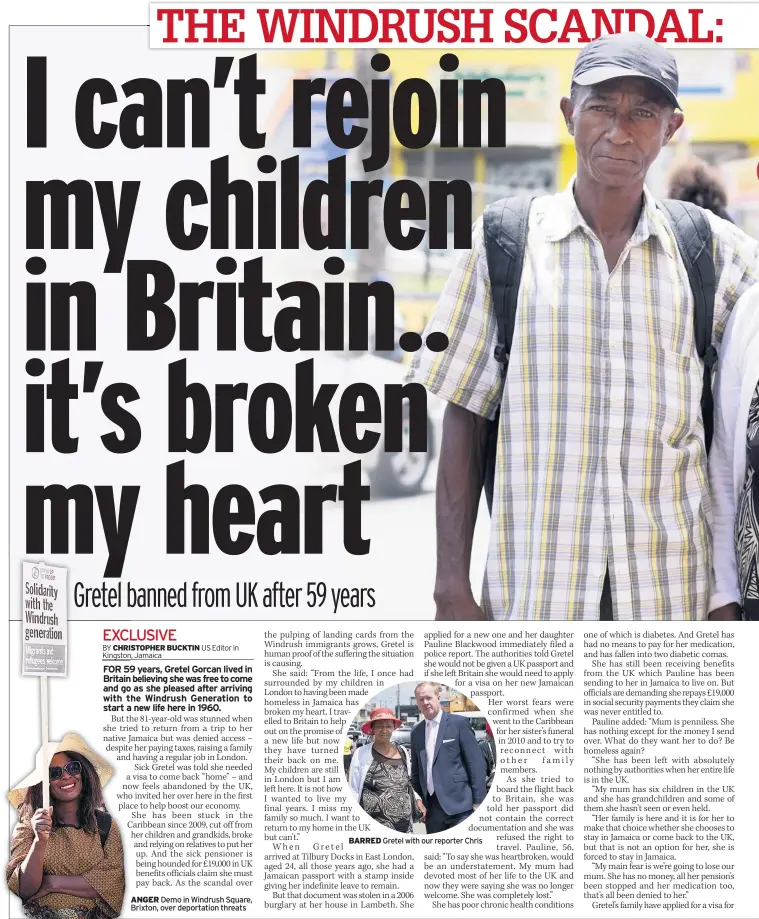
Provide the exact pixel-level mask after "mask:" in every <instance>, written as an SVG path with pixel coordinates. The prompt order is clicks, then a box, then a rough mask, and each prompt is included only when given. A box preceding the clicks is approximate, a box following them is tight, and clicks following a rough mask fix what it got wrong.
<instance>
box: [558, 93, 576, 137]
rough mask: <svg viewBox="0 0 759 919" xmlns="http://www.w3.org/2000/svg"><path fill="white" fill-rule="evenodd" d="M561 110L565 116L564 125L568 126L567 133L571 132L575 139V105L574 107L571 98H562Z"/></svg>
mask: <svg viewBox="0 0 759 919" xmlns="http://www.w3.org/2000/svg"><path fill="white" fill-rule="evenodd" d="M559 108H560V109H561V114H562V115H563V116H564V124H566V126H567V131H569V133H570V135H571V136H572V137H574V136H575V125H574V105H572V100H571V99H570V98H569V96H563V97H562V99H561V102H560V103H559Z"/></svg>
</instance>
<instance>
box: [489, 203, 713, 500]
mask: <svg viewBox="0 0 759 919" xmlns="http://www.w3.org/2000/svg"><path fill="white" fill-rule="evenodd" d="M532 201H533V196H532V195H516V196H514V197H509V198H502V199H501V200H500V201H496V202H495V203H494V204H490V205H488V207H487V208H485V214H484V217H483V231H484V235H485V252H486V255H487V261H488V272H489V274H490V289H491V292H492V297H493V309H494V311H495V317H496V323H497V325H498V344H497V345H496V348H495V359H496V360H497V361H498V363H499V364H500V365H501V368H502V373H503V376H504V377H505V376H506V372H507V370H508V365H509V355H510V354H511V343H512V339H513V337H514V323H515V321H516V313H517V298H518V295H519V282H520V280H521V278H522V264H523V262H524V252H525V246H526V244H527V225H528V220H529V216H530V207H531V205H532ZM658 205H659V207H661V208H662V210H663V211H664V212H665V213H666V214H667V217H668V218H669V224H670V226H671V227H672V231H673V233H674V235H675V239H676V240H677V248H678V249H679V250H680V257H681V258H682V260H683V263H684V264H685V270H686V271H687V273H688V280H689V281H690V288H691V292H692V294H693V307H694V308H693V320H694V333H695V337H696V348H697V350H698V356H699V357H700V358H701V360H702V361H703V363H704V381H703V388H702V390H701V416H702V419H703V423H704V439H705V443H706V450H707V452H708V450H709V447H710V446H711V442H712V430H713V426H714V422H713V414H714V402H713V400H712V369H713V367H714V365H715V363H716V360H717V351H716V349H715V348H714V346H713V345H712V322H713V316H714V295H715V290H716V276H715V271H714V257H713V253H712V230H711V225H710V224H709V220H708V219H707V217H706V213H705V212H704V211H703V210H702V209H701V208H700V207H697V206H696V205H695V204H691V203H690V202H685V201H675V200H673V199H665V200H662V201H659V202H658ZM499 421H500V410H499V412H498V414H497V415H496V417H495V419H494V420H493V421H491V422H489V429H488V442H487V448H486V451H485V495H486V497H487V500H488V508H489V509H490V510H491V511H492V507H493V481H494V477H495V462H496V453H497V450H498V425H499Z"/></svg>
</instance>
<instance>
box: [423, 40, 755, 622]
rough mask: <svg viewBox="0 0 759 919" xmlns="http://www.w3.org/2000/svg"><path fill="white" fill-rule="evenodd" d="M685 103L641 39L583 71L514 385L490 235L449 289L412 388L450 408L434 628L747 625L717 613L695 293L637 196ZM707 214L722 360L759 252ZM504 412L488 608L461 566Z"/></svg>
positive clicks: (525, 304) (529, 245)
mask: <svg viewBox="0 0 759 919" xmlns="http://www.w3.org/2000/svg"><path fill="white" fill-rule="evenodd" d="M677 90H678V74H677V65H676V63H675V60H674V58H673V56H672V55H671V54H670V53H669V52H668V51H667V50H666V49H665V48H663V47H661V46H659V45H657V44H655V43H654V42H652V41H650V40H649V39H647V38H645V37H644V36H641V35H636V34H634V33H630V34H622V35H615V36H605V37H602V38H599V39H596V40H595V41H594V42H591V43H590V44H589V45H587V46H586V47H585V48H584V49H583V50H582V51H581V52H580V54H579V55H578V57H577V60H576V62H575V67H574V72H573V75H572V86H571V93H570V96H569V97H565V98H563V99H562V100H561V112H562V115H563V117H564V120H565V123H566V127H567V130H568V131H569V133H570V134H571V135H572V136H573V137H574V141H575V148H576V151H577V174H576V176H575V177H574V178H573V179H572V181H571V183H570V185H569V187H568V188H567V189H566V190H565V191H563V192H561V193H560V194H557V195H552V196H544V197H539V198H536V199H535V200H534V201H533V202H532V205H531V207H530V210H529V217H528V218H526V227H525V233H524V234H523V236H524V253H525V254H524V259H523V263H522V265H521V283H520V285H519V287H518V297H517V300H516V304H517V309H516V316H515V324H514V330H513V340H512V346H511V350H510V356H507V360H508V373H505V374H504V367H503V359H502V357H500V358H499V355H498V353H497V351H498V348H497V346H498V344H499V329H498V325H497V317H496V314H495V311H494V303H493V296H492V293H491V280H492V277H491V274H489V271H488V268H489V267H490V268H491V272H492V266H489V263H488V256H487V253H486V238H485V233H484V231H483V221H482V220H480V221H478V222H477V224H475V227H474V233H473V245H472V249H471V251H469V252H467V253H465V254H464V255H463V256H462V257H461V258H460V260H459V262H458V264H457V266H456V267H455V269H454V270H453V272H452V274H451V276H450V278H449V279H448V282H447V284H446V287H445V289H444V291H443V294H442V296H441V298H440V301H439V303H438V306H437V309H436V312H435V314H434V316H433V318H432V319H431V321H430V323H429V325H428V327H427V330H426V332H425V335H427V334H429V333H430V332H432V331H436V332H444V333H445V334H446V335H447V336H448V339H449V346H448V348H447V349H446V350H445V351H444V352H442V353H440V354H435V353H433V352H431V351H428V350H424V351H422V352H419V353H418V354H417V356H416V357H415V360H414V362H413V364H412V368H411V374H410V376H411V378H413V379H416V380H418V381H419V382H421V383H423V384H424V385H425V386H427V388H428V389H430V390H431V391H432V392H434V393H436V394H437V395H439V396H441V397H442V398H443V399H445V400H447V401H448V403H449V405H448V406H447V408H446V415H445V420H444V429H443V443H442V448H441V453H440V467H439V473H438V490H437V521H438V522H437V528H438V564H437V579H436V584H435V600H436V606H437V618H438V619H487V618H490V619H540V620H564V619H596V620H597V619H599V618H601V619H620V620H624V619H627V620H630V619H639V620H671V619H704V618H706V616H707V614H710V618H725V619H730V618H737V617H738V610H737V608H736V607H733V606H729V607H726V608H721V609H718V610H709V608H708V604H709V578H710V565H711V546H710V539H711V537H710V516H711V507H710V495H709V486H708V477H707V468H706V456H707V454H706V445H705V438H704V426H703V422H702V416H701V411H700V407H699V400H700V397H701V391H702V380H703V377H704V371H703V364H702V361H701V360H700V358H699V351H698V349H697V346H696V341H695V332H694V296H693V293H692V288H691V283H690V282H689V277H688V273H687V271H686V267H685V264H684V262H683V258H682V255H681V253H680V250H679V249H678V243H677V238H676V236H675V233H674V231H673V228H672V225H671V224H670V221H669V220H668V217H667V215H666V213H665V211H663V210H662V209H661V208H660V207H658V206H657V202H656V201H655V200H654V198H653V197H652V195H651V193H650V192H649V190H648V189H647V188H646V186H645V184H644V182H645V177H646V173H647V171H648V169H649V167H650V166H651V164H652V163H653V162H654V160H655V159H656V157H657V156H658V155H659V152H660V151H661V149H662V147H663V146H665V145H666V144H668V143H669V141H670V140H671V139H672V137H673V136H674V134H675V132H676V131H677V130H678V128H679V127H680V126H681V124H682V123H683V115H682V113H681V112H680V111H678V109H679V108H680V106H679V102H678V99H677ZM704 213H705V212H704ZM699 214H700V212H699ZM705 216H706V218H708V223H707V222H706V220H704V221H703V226H704V227H706V229H707V230H709V229H710V230H711V240H712V251H713V265H714V279H715V287H714V289H715V296H714V310H713V325H712V329H711V331H712V343H713V345H715V346H718V345H719V341H720V338H721V336H722V332H723V330H724V327H725V325H726V323H727V319H728V315H729V313H730V310H731V309H732V307H733V305H734V304H735V302H736V300H737V299H738V297H740V295H741V294H742V293H743V292H744V291H745V290H747V289H748V288H749V287H750V286H751V285H753V284H754V283H755V282H756V281H757V279H758V278H759V264H758V261H759V250H758V247H757V243H756V242H755V241H754V240H751V239H749V238H748V237H747V236H746V235H744V234H743V233H742V232H741V231H740V230H739V229H737V228H736V227H734V226H732V225H731V224H729V223H727V222H726V221H724V220H721V219H720V218H718V217H715V216H714V215H712V214H706V213H705ZM710 265H711V263H710ZM708 328H709V326H708V325H707V329H708ZM707 389H708V387H707ZM499 410H500V423H499V426H498V433H497V453H496V460H495V475H494V487H493V498H492V520H491V531H490V543H489V551H488V559H487V568H486V572H485V581H484V587H483V593H482V602H481V605H480V604H478V603H477V602H476V601H475V599H474V596H473V593H472V589H471V585H470V582H469V564H470V555H471V547H472V536H473V532H474V524H475V520H476V515H477V508H478V504H479V501H480V494H481V490H482V486H483V478H484V473H483V467H484V464H485V454H486V451H487V439H488V431H489V428H490V427H491V424H490V422H491V421H492V419H493V418H494V417H495V416H496V414H497V413H498V411H499Z"/></svg>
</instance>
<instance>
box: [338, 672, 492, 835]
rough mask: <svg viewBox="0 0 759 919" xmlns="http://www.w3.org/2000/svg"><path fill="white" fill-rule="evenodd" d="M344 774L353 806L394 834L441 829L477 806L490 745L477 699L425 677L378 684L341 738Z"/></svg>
mask: <svg viewBox="0 0 759 919" xmlns="http://www.w3.org/2000/svg"><path fill="white" fill-rule="evenodd" d="M343 763H344V768H345V777H346V780H347V782H348V785H349V786H350V790H351V793H352V795H353V797H354V798H355V800H356V802H357V803H358V805H359V806H360V807H361V808H362V810H363V811H365V813H366V814H367V815H368V816H369V817H371V818H372V819H373V820H376V821H377V823H379V824H381V825H382V826H383V827H385V828H386V829H389V830H395V831H396V832H397V833H440V832H442V831H443V830H448V829H450V828H451V827H454V826H457V825H458V824H459V823H462V822H463V821H464V820H466V819H467V818H468V817H471V816H472V814H473V813H474V811H476V810H477V808H478V807H480V806H481V805H482V803H483V801H484V800H485V798H486V796H487V794H488V791H489V790H490V786H491V785H492V783H493V778H494V776H495V767H496V744H495V738H494V736H493V730H492V728H491V726H490V725H489V724H488V721H487V718H486V717H485V715H484V714H483V713H482V712H481V711H480V709H479V708H478V706H477V705H476V703H475V702H473V701H472V700H471V699H469V698H468V697H467V696H465V695H464V694H463V693H462V692H460V691H459V690H457V689H454V688H453V687H451V686H446V685H444V684H442V683H438V682H433V681H429V680H422V681H410V682H406V683H396V684H395V685H394V686H388V687H386V688H384V689H382V690H379V691H378V692H377V693H376V694H375V695H374V696H372V698H371V699H368V700H367V701H366V703H365V704H364V705H363V706H362V707H361V709H360V710H359V711H358V712H357V713H356V715H355V717H354V719H353V721H352V723H351V725H350V727H349V728H348V730H347V732H346V734H345V737H344V738H343Z"/></svg>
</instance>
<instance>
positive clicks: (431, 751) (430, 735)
mask: <svg viewBox="0 0 759 919" xmlns="http://www.w3.org/2000/svg"><path fill="white" fill-rule="evenodd" d="M442 717H443V710H442V708H441V709H440V711H439V712H438V713H437V715H435V717H434V718H425V719H424V721H425V724H424V749H425V750H426V751H427V794H428V795H434V794H435V784H434V782H433V781H432V763H433V760H434V759H435V744H436V743H437V732H438V730H439V728H440V720H441V718H442Z"/></svg>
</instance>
